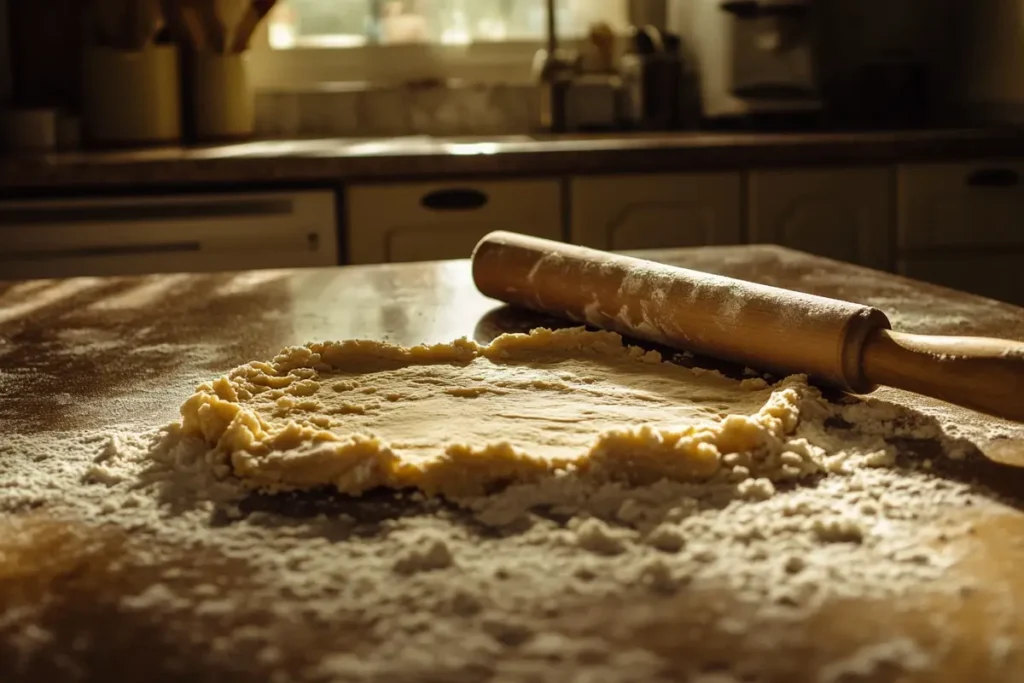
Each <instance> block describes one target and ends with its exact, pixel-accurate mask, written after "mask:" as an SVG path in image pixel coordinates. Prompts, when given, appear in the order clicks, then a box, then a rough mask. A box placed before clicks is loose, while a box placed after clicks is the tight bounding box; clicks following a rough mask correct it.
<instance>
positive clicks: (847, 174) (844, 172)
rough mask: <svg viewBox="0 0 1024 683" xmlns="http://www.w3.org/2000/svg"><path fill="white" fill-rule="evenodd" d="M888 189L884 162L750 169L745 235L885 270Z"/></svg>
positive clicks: (891, 187)
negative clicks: (875, 165)
mask: <svg viewBox="0 0 1024 683" xmlns="http://www.w3.org/2000/svg"><path fill="white" fill-rule="evenodd" d="M894 192H895V181H894V175H893V171H892V169H889V168H884V167H878V168H843V169H838V168H837V169H831V168H818V169H806V170H805V169H801V170H773V171H754V172H752V173H751V174H750V176H749V199H748V205H747V211H748V216H749V227H750V241H751V242H768V243H773V244H782V245H784V246H787V247H792V248H794V249H800V250H801V251H806V252H810V253H812V254H818V255H820V256H827V257H829V258H834V259H838V260H840V261H849V262H851V263H859V264H861V265H865V266H870V267H872V268H879V269H883V270H891V269H892V266H893V264H892V253H891V252H892V250H891V249H890V243H891V241H892V215H893V195H894Z"/></svg>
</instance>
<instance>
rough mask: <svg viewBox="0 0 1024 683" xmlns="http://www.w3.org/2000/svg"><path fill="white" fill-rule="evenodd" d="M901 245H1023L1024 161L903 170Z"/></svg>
mask: <svg viewBox="0 0 1024 683" xmlns="http://www.w3.org/2000/svg"><path fill="white" fill-rule="evenodd" d="M899 188H900V201H899V219H898V224H899V244H900V247H901V248H902V249H934V248H942V247H961V246H971V247H985V246H987V247H1002V246H1024V161H1016V162H1002V161H994V162H984V161H977V162H969V163H956V164H912V165H904V166H901V167H900V169H899Z"/></svg>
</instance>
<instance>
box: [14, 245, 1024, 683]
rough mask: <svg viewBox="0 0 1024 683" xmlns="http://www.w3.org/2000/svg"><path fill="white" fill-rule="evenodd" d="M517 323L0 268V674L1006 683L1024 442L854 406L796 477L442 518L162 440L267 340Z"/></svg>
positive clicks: (367, 297) (440, 287)
mask: <svg viewBox="0 0 1024 683" xmlns="http://www.w3.org/2000/svg"><path fill="white" fill-rule="evenodd" d="M644 256H646V257H648V258H652V259H656V260H662V261H665V262H669V263H673V264H678V265H683V266H686V267H691V268H696V269H700V270H707V271H712V272H718V273H721V274H725V275H730V276H735V277H741V278H746V279H750V280H754V281H758V282H763V283H766V284H771V285H777V286H783V287H790V288H794V289H801V290H804V291H808V292H812V293H816V294H822V295H826V296H835V297H839V298H845V299H848V300H851V301H857V302H860V303H865V304H870V305H875V306H878V307H880V308H882V309H883V310H884V311H885V312H886V313H887V314H888V315H889V317H890V319H891V320H892V322H893V326H894V327H895V328H896V329H898V330H904V331H911V332H922V333H948V334H982V335H999V336H1005V337H1010V338H1013V339H1024V310H1021V309H1019V308H1015V307H1013V306H1010V305H1007V304H1001V303H997V302H994V301H990V300H986V299H980V298H977V297H973V296H969V295H966V294H959V293H956V292H951V291H949V290H945V289H942V288H939V287H935V286H931V285H925V284H921V283H916V282H911V281H908V280H905V279H902V278H899V277H896V276H893V275H885V274H880V273H876V272H873V271H867V270H864V269H860V268H857V267H854V266H849V265H843V264H838V263H836V262H832V261H828V260H825V259H820V258H815V257H811V256H807V255H803V254H799V253H796V252H792V251H788V250H784V249H780V248H775V247H757V246H742V247H722V248H705V249H696V250H678V251H665V252H653V253H650V254H645V255H644ZM539 324H544V325H548V326H553V325H555V324H557V321H552V320H550V319H541V318H538V317H534V316H532V315H530V314H526V313H523V312H519V311H513V310H509V309H505V308H503V307H500V306H499V305H497V304H496V303H495V302H493V301H490V300H487V299H485V298H484V297H482V296H481V295H479V294H478V293H477V292H476V291H475V289H474V288H473V285H472V281H471V278H470V273H469V265H468V263H467V262H446V263H432V264H407V265H395V266H373V267H348V268H338V269H324V270H305V271H259V272H248V273H237V274H212V275H168V276H153V277H143V278H109V279H104V278H80V279H74V280H64V281H38V282H20V283H0V511H2V513H3V515H0V679H2V680H4V681H43V680H61V681H65V680H66V681H79V680H81V681H107V680H112V679H118V680H142V679H145V680H153V681H164V680H167V681H170V680H182V679H188V680H196V681H207V680H209V681H215V680H216V681H224V680H239V681H265V680H272V681H350V680H351V681H395V680H401V681H407V680H412V681H488V680H503V681H547V680H551V681H565V680H580V681H583V680H586V681H591V680H593V681H598V680H600V681H605V680H609V681H614V680H638V679H644V680H657V681H661V680H666V681H668V680H699V681H704V682H705V683H711V682H715V683H728V682H731V681H750V682H753V681H815V682H817V681H821V682H822V683H854V682H856V683H862V682H864V683H866V682H867V681H886V682H889V681H897V680H898V681H961V680H968V679H970V680H973V681H1006V682H1008V683H1009V682H1012V681H1017V680H1019V672H1020V671H1021V670H1024V620H1022V619H1021V618H1020V608H1019V605H1020V604H1021V603H1022V602H1024V580H1021V578H1020V576H1019V567H1020V566H1022V563H1024V514H1021V512H1019V511H1018V509H1019V507H1020V504H1021V502H1022V501H1024V471H1022V470H1016V469H1011V468H1007V467H1005V466H1001V465H997V464H995V463H993V462H992V461H991V460H988V459H985V458H984V457H983V456H982V455H981V452H982V451H984V452H985V453H988V454H989V455H990V456H991V457H992V458H993V459H1001V460H1006V461H1011V460H1016V461H1017V462H1022V463H1024V425H1020V424H1010V423H1006V422H1001V421H998V420H993V419H991V418H986V417H984V416H980V415H977V414H974V413H969V412H967V411H963V410H958V409H954V408H952V407H950V406H947V405H944V404H941V403H939V402H935V401H929V400H923V399H917V398H915V397H912V396H910V395H908V394H905V393H902V392H897V391H887V390H881V391H879V392H877V394H876V395H874V396H872V397H871V400H869V401H868V402H866V403H859V402H856V401H851V400H849V399H847V400H846V403H844V404H843V405H842V406H841V409H837V411H836V413H835V415H834V416H833V418H831V419H830V420H829V421H827V422H826V423H825V424H826V425H827V427H828V429H829V430H830V435H829V438H834V439H838V440H839V442H842V441H843V440H844V439H847V440H849V441H850V443H853V442H854V440H856V442H857V443H859V444H873V443H883V442H884V443H885V444H886V445H885V448H883V449H882V450H878V451H870V452H869V450H868V449H864V450H862V451H860V453H861V454H860V455H858V456H856V457H853V458H850V459H849V460H847V461H843V460H842V459H836V458H833V459H831V460H829V461H828V462H826V463H824V470H823V471H824V472H825V474H823V475H822V476H820V477H817V478H815V477H811V478H810V479H806V478H805V479H804V480H802V482H801V484H800V485H799V486H792V485H789V484H786V483H785V482H782V483H779V482H776V484H775V485H772V484H770V483H758V482H760V481H761V480H750V481H749V482H744V483H743V485H742V486H737V487H729V486H718V487H707V486H702V485H695V484H680V483H671V482H663V483H655V484H653V485H648V486H643V487H638V488H636V489H630V490H627V489H624V488H623V487H622V486H620V485H615V484H608V485H603V486H599V487H591V488H587V487H586V486H582V485H580V484H579V483H578V482H575V481H570V480H566V479H564V478H563V479H561V480H559V479H552V480H550V481H549V482H547V483H544V484H541V485H535V486H531V487H521V488H515V487H513V488H512V489H508V490H506V491H503V492H500V493H497V494H494V495H493V496H490V497H487V498H484V499H477V500H475V501H473V502H470V503H464V504H455V503H445V502H439V501H434V500H427V499H424V498H423V497H422V496H421V495H418V494H417V495H411V494H406V493H399V494H389V495H385V494H376V493H371V494H368V495H366V496H363V497H361V498H347V497H344V496H341V495H338V494H336V493H330V492H326V491H325V492H322V493H312V494H301V495H295V494H288V495H284V496H272V495H264V494H249V493H245V492H244V491H241V490H239V489H238V487H237V486H235V485H234V484H233V483H232V482H231V481H226V480H220V479H215V478H213V477H211V476H210V473H209V471H208V468H207V467H206V466H205V463H204V462H203V457H204V456H203V453H202V451H201V450H196V449H192V448H190V447H189V445H188V443H185V442H174V440H173V439H172V438H171V437H172V436H173V434H172V433H171V432H168V431H167V430H163V431H161V430H160V427H162V426H164V425H167V424H168V423H170V422H172V421H173V420H175V419H176V418H177V416H178V408H179V406H180V405H181V404H182V402H183V401H184V400H185V399H186V398H187V397H188V396H189V395H191V393H192V391H193V390H194V389H195V388H196V386H197V385H199V384H200V383H201V382H205V381H208V380H210V379H213V378H216V377H218V376H220V375H222V374H224V373H225V372H227V371H228V370H230V369H231V368H233V367H235V366H236V365H239V364H240V363H243V362H247V361H250V360H255V359H270V358H272V357H274V355H275V354H277V353H278V351H279V350H280V349H282V348H283V347H287V346H293V345H296V344H302V343H305V342H308V341H313V340H342V339H352V338H367V339H376V340H383V341H389V342H393V343H396V344H402V345H412V344H417V343H424V342H427V343H435V342H447V341H451V340H453V339H455V338H458V337H460V336H467V337H470V338H474V339H476V340H477V341H479V342H481V343H486V342H488V341H490V340H491V339H493V338H494V337H495V336H497V334H499V333H501V332H507V331H516V332H518V331H524V330H527V329H529V328H531V327H534V326H536V325H539ZM678 362H680V363H682V364H684V365H694V364H696V365H697V366H698V367H700V366H712V367H713V366H715V364H714V363H711V362H709V361H706V360H702V359H694V358H688V357H681V358H679V359H678ZM720 369H722V370H724V371H725V372H726V374H733V375H735V376H736V377H756V372H755V371H753V370H751V369H743V368H720ZM769 379H770V378H769ZM832 398H834V399H838V398H839V397H832ZM908 407H909V409H908ZM872 425H878V427H877V430H875V432H877V433H875V432H873V428H872ZM851 426H853V427H851ZM851 429H853V431H850V430H851ZM172 431H173V430H172ZM790 447H791V448H794V449H799V444H796V442H794V445H791V446H790Z"/></svg>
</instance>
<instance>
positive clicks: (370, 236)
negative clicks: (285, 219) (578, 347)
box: [347, 179, 563, 263]
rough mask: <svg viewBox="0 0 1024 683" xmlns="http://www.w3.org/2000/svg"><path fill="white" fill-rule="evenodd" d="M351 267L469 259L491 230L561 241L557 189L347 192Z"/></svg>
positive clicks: (425, 186) (424, 186)
mask: <svg viewBox="0 0 1024 683" xmlns="http://www.w3.org/2000/svg"><path fill="white" fill-rule="evenodd" d="M347 199H348V202H347V204H348V226H347V246H348V260H349V262H350V263H398V262H406V261H433V260H443V259H456V258H468V257H469V256H470V254H471V253H472V251H473V247H474V246H475V245H476V243H477V241H479V239H480V238H481V237H483V236H484V235H486V234H487V233H488V232H490V231H492V230H511V231H514V232H521V233H525V234H528V235H536V236H538V237H545V238H548V239H553V240H561V239H562V232H563V231H562V206H561V181H559V180H557V179H540V180H507V181H503V180H499V181H486V182H477V181H460V180H454V181H447V182H438V183H397V184H387V185H355V186H352V187H351V188H349V190H348V193H347Z"/></svg>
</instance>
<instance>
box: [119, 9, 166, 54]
mask: <svg viewBox="0 0 1024 683" xmlns="http://www.w3.org/2000/svg"><path fill="white" fill-rule="evenodd" d="M162 27H163V12H162V10H161V8H160V5H159V3H158V2H157V0H126V2H125V3H124V8H123V14H122V15H121V28H120V30H119V31H118V33H119V40H118V47H121V48H122V49H125V50H131V51H138V50H141V49H143V48H144V47H145V46H146V45H148V44H149V43H150V42H153V41H154V39H155V38H156V34H157V33H159V32H160V29H161V28H162Z"/></svg>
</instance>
